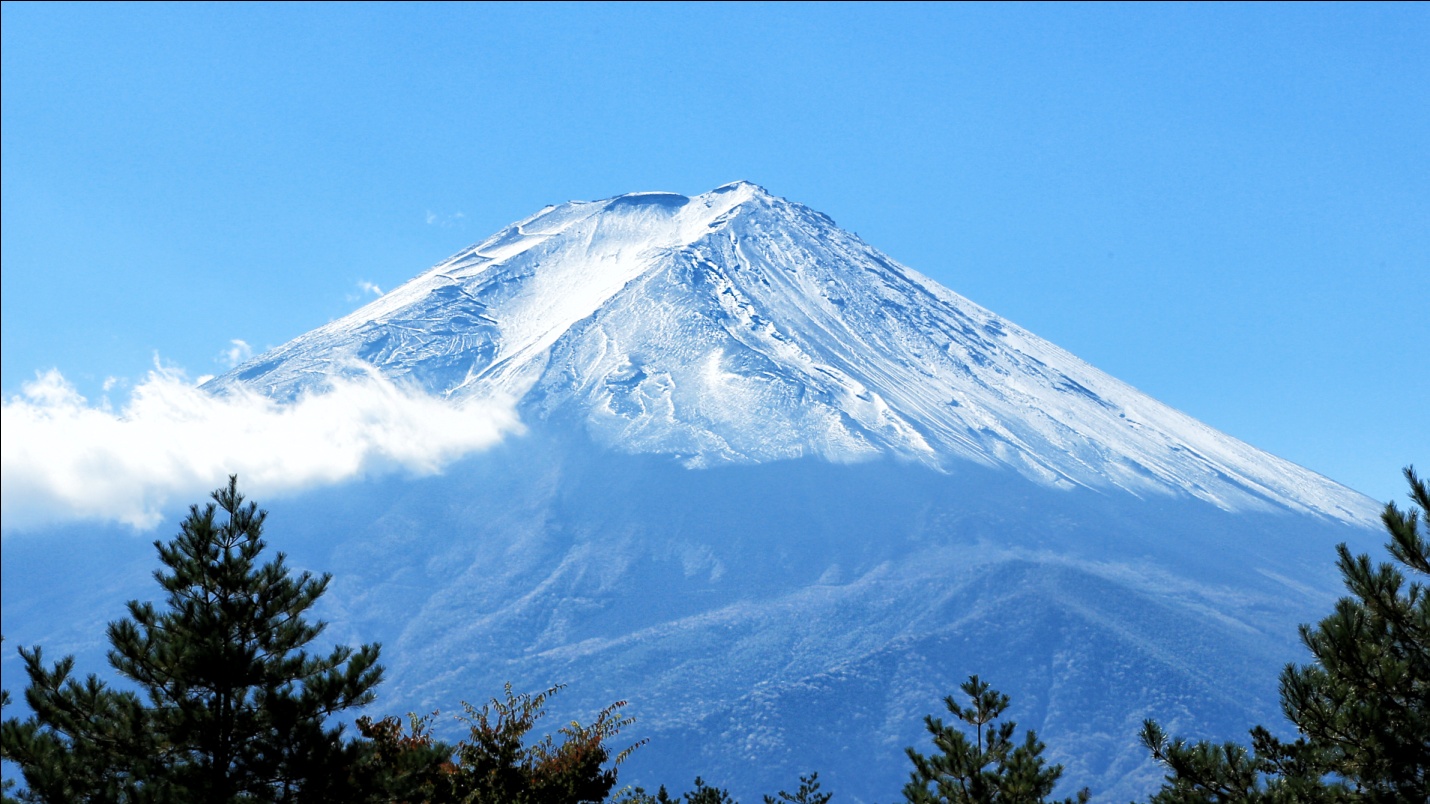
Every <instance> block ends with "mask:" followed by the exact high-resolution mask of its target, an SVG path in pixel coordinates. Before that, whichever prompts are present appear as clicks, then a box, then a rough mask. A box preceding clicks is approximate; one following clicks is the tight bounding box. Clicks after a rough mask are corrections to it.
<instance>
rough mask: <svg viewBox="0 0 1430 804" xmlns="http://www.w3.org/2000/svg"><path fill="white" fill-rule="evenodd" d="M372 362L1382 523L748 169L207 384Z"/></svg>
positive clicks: (647, 204)
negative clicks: (768, 185)
mask: <svg viewBox="0 0 1430 804" xmlns="http://www.w3.org/2000/svg"><path fill="white" fill-rule="evenodd" d="M373 367H375V368H376V369H377V370H379V371H381V372H383V373H385V374H387V375H389V376H391V377H395V378H401V379H404V380H406V381H408V382H412V383H415V384H417V385H419V386H420V387H422V388H423V389H425V390H427V391H429V392H440V393H442V394H446V395H449V396H453V397H463V396H472V395H478V396H488V395H504V396H509V397H512V398H516V399H519V400H521V402H522V410H523V412H524V415H525V417H526V418H528V419H533V418H534V419H538V420H548V419H561V420H568V421H580V422H582V423H583V424H584V426H585V428H586V430H587V431H588V433H589V434H590V435H591V436H592V437H593V438H594V439H595V440H596V441H597V442H598V443H600V444H603V445H605V446H608V447H612V448H615V449H617V450H622V451H628V452H644V453H656V454H665V455H674V456H678V457H679V458H680V459H681V461H682V462H683V463H684V464H685V465H687V466H690V467H708V466H715V465H719V464H724V463H761V462H767V461H772V460H781V459H790V458H799V457H803V456H818V457H820V458H823V459H826V460H829V461H835V462H851V461H859V460H865V459H869V458H873V457H875V456H879V455H896V456H899V457H900V458H903V459H906V460H912V461H916V462H921V463H925V464H928V465H930V466H931V467H939V468H947V467H948V466H949V465H950V464H958V463H966V462H969V461H972V462H975V463H978V464H981V465H984V466H1006V467H1011V468H1013V469H1016V470H1017V471H1018V472H1020V473H1022V474H1024V475H1026V476H1028V477H1030V478H1033V479H1036V480H1037V481H1038V482H1040V483H1044V484H1048V485H1051V486H1055V487H1063V488H1071V487H1088V488H1115V489H1122V490H1125V491H1128V492H1131V493H1133V494H1136V495H1147V494H1189V495H1191V496H1194V497H1197V498H1200V499H1204V500H1207V501H1209V502H1212V503H1214V504H1216V505H1217V506H1219V507H1221V508H1225V509H1230V510H1263V509H1267V508H1268V507H1276V506H1281V507H1285V508H1290V509H1292V510H1298V511H1306V512H1312V513H1316V514H1320V515H1324V516H1330V517H1334V518H1339V519H1344V520H1348V521H1358V522H1370V521H1372V520H1373V518H1374V516H1375V514H1376V508H1375V506H1374V505H1373V504H1371V503H1370V502H1369V501H1368V500H1366V499H1365V498H1364V497H1362V496H1361V495H1358V494H1356V493H1355V492H1352V491H1350V490H1349V489H1346V488H1345V487H1343V486H1340V485H1338V484H1336V483H1334V482H1331V481H1329V480H1327V479H1326V478H1323V477H1320V476H1319V475H1316V474H1314V473H1312V472H1309V471H1307V470H1305V469H1302V468H1301V467H1298V466H1296V465H1294V464H1291V463H1289V462H1287V461H1283V460H1280V459H1278V458H1275V457H1273V456H1271V455H1268V454H1266V453H1264V452H1262V451H1260V450H1257V449H1255V448H1253V447H1251V446H1249V445H1247V444H1245V443H1243V442H1240V441H1238V440H1236V439H1234V438H1231V437H1229V436H1227V435H1225V434H1223V433H1220V432H1217V431H1216V430H1213V429H1211V428H1209V427H1206V426H1205V425H1202V424H1201V423H1199V422H1197V421H1195V420H1194V419H1192V418H1190V417H1188V416H1186V415H1184V414H1181V413H1179V412H1177V411H1175V410H1173V409H1171V408H1169V407H1167V406H1166V405H1163V404H1161V403H1159V402H1157V401H1156V400H1154V399H1151V398H1150V397H1148V396H1146V395H1145V394H1142V393H1140V392H1138V391H1137V390H1136V389H1134V388H1132V387H1130V386H1128V385H1127V384H1125V383H1122V382H1120V381H1118V380H1116V379H1114V378H1112V377H1110V376H1108V375H1107V374H1104V373H1103V372H1101V371H1098V370H1097V369H1095V368H1093V367H1092V366H1089V365H1088V364H1087V363H1084V362H1083V361H1081V360H1079V359H1078V358H1076V357H1074V356H1072V355H1070V354H1068V353H1067V352H1065V351H1063V350H1062V349H1059V348H1058V347H1056V346H1054V345H1053V344H1050V343H1048V342H1047V341H1045V340H1043V339H1041V338H1039V337H1037V336H1036V335H1033V334H1032V333H1030V332H1028V331H1026V330H1024V329H1022V328H1020V327H1018V326H1017V325H1015V324H1013V323H1011V322H1009V321H1007V320H1005V319H1002V318H999V317H998V316H996V315H994V314H993V313H991V312H989V311H988V310H985V309H983V308H982V307H979V306H978V305H976V304H974V303H972V302H970V301H968V300H967V299H964V298H963V297H961V296H959V295H957V294H955V293H953V292H951V291H949V290H948V289H946V288H944V287H942V286H940V285H939V284H937V283H936V282H934V281H932V280H930V279H928V278H927V277H925V276H923V275H921V274H919V273H917V272H916V271H913V270H912V269H909V268H907V267H905V266H902V265H900V264H898V263H897V262H895V261H893V260H892V259H890V258H889V257H887V256H885V255H884V254H882V253H880V252H879V251H878V250H876V249H874V248H872V247H870V246H869V245H867V244H865V243H864V242H863V241H861V240H860V239H859V238H858V237H856V236H854V235H852V234H850V233H849V232H846V231H844V230H842V229H840V228H839V227H838V226H836V225H835V224H834V222H833V221H832V220H830V219H829V218H828V217H826V216H824V215H822V214H820V213H818V212H815V211H814V210H811V209H809V208H808V207H804V206H801V205H799V204H795V203H791V202H789V201H786V200H784V199H782V198H778V197H775V196H773V195H770V194H769V193H767V192H766V191H765V190H764V189H762V188H760V187H758V186H756V185H754V184H749V183H746V182H737V183H733V184H728V185H725V186H722V187H719V188H716V189H715V190H713V191H711V192H708V193H705V194H704V195H699V196H695V197H691V198H687V197H685V196H681V195H675V194H672V193H632V194H629V195H623V196H618V197H616V198H612V199H607V200H605V201H596V202H571V203H566V204H562V205H560V206H554V207H547V208H546V209H543V210H541V211H540V212H538V213H537V214H535V215H533V216H532V217H530V218H527V219H526V220H523V221H520V222H518V223H515V224H513V225H511V226H508V227H507V228H505V229H503V230H501V231H500V232H498V233H496V234H495V235H493V236H491V237H490V238H488V239H486V240H485V241H483V242H481V243H479V244H477V245H475V246H472V247H471V248H468V249H466V250H464V251H462V252H460V253H458V254H457V255H455V256H453V257H451V258H450V259H448V260H445V261H444V262H442V263H440V264H438V265H437V266H436V267H434V268H432V269H430V270H428V271H427V272H426V273H424V274H422V275H420V276H418V277H417V278H415V279H413V280H412V281H410V282H408V283H407V284H405V285H403V286H402V287H400V288H398V289H397V290H395V291H393V292H391V293H388V294H387V295H385V296H383V297H381V298H379V299H378V300H376V301H374V302H373V303H371V304H369V305H367V306H366V307H364V308H362V309H360V310H358V311H356V312H355V313H353V314H351V315H349V316H347V317H345V318H343V319H340V320H338V321H335V322H333V323H331V324H328V325H327V326H324V327H321V328H319V329H317V330H314V331H313V332H311V333H308V334H306V335H303V336H302V337H299V338H297V339H295V340H293V341H291V342H290V343H288V344H286V345H284V346H282V347H280V348H278V349H276V350H274V351H272V352H269V353H267V354H264V355H261V356H260V357H258V358H256V359H254V360H253V361H250V362H249V363H247V364H245V365H243V366H240V367H238V368H237V369H235V370H234V371H232V372H230V373H228V374H226V375H224V376H223V377H220V378H218V379H216V380H214V381H213V382H212V383H210V386H209V387H211V388H212V389H214V390H219V391H221V390H223V389H224V388H228V387H232V386H234V385H236V384H243V385H246V386H248V387H250V388H256V389H259V390H261V391H263V392H264V393H268V394H272V395H276V396H280V397H291V396H293V395H296V394H298V393H301V392H303V391H305V390H310V389H314V388H318V387H321V386H322V385H323V384H324V383H325V382H326V381H327V380H328V379H329V378H331V377H334V376H341V375H343V374H349V373H358V372H363V371H367V370H371V369H372V368H373Z"/></svg>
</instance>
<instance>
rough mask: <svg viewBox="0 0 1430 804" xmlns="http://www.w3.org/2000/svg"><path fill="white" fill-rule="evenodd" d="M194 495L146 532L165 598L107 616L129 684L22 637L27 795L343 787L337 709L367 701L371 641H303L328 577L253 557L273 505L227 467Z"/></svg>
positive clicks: (8, 726)
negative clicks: (165, 525) (172, 524)
mask: <svg viewBox="0 0 1430 804" xmlns="http://www.w3.org/2000/svg"><path fill="white" fill-rule="evenodd" d="M212 496H213V500H214V501H213V502H212V503H209V504H208V505H206V506H205V507H204V508H202V509H200V508H199V507H198V506H192V507H191V508H190V509H189V516H188V518H187V519H185V520H184V522H183V523H182V525H181V528H180V534H179V536H178V537H176V538H175V539H174V540H173V541H171V542H169V543H167V544H165V543H161V542H155V547H156V548H157V549H158V551H159V559H160V561H161V562H162V564H163V565H164V569H161V570H159V571H156V572H155V573H154V577H155V579H156V580H157V581H158V582H159V585H160V586H161V587H162V588H163V589H164V591H165V592H166V595H167V598H166V601H165V603H166V605H165V608H163V609H162V610H161V609H158V608H156V607H155V606H154V605H153V604H150V603H139V602H137V601H131V602H130V603H129V605H128V609H129V616H128V618H126V619H121V620H118V621H116V622H113V623H110V625H109V629H108V637H109V641H110V644H111V647H112V649H111V650H110V652H109V661H110V664H111V665H112V666H113V667H114V669H115V670H116V671H117V672H118V674H119V675H120V676H121V677H122V678H124V679H126V680H128V681H129V682H132V683H133V685H134V686H135V687H136V688H137V693H136V692H132V691H128V690H123V691H121V690H116V689H114V688H112V687H110V686H109V685H107V684H105V683H104V682H102V681H100V680H99V679H98V678H97V677H96V676H94V675H91V676H89V677H88V678H87V679H86V680H85V681H83V682H80V681H77V680H75V679H73V678H71V673H72V671H73V667H74V660H73V658H68V657H67V658H65V659H62V660H60V661H59V662H57V663H55V665H54V666H53V668H51V669H46V668H45V666H44V663H43V661H42V656H41V652H40V649H39V648H34V649H31V650H24V649H22V650H21V654H22V656H23V657H24V660H25V669H26V671H27V673H28V675H29V678H30V686H29V688H28V689H27V690H26V692H25V698H26V701H27V702H28V703H29V705H30V707H31V709H32V710H33V712H34V714H33V716H32V717H30V718H29V719H28V720H26V721H24V722H18V721H15V720H13V719H11V720H7V721H6V722H5V724H4V732H3V737H4V739H3V744H4V750H5V754H6V757H7V758H11V759H13V760H14V761H15V762H17V763H18V764H19V765H20V766H21V770H22V772H23V773H24V776H25V780H26V783H27V785H28V788H29V790H28V792H27V793H25V794H24V795H26V796H28V797H29V799H30V800H36V801H136V802H137V801H206V802H239V801H242V802H268V801H299V800H301V801H323V800H330V799H331V800H341V799H343V798H346V797H347V796H348V794H349V793H348V792H347V791H345V789H344V787H343V786H344V785H345V784H346V783H347V779H348V777H349V771H348V766H349V764H350V759H351V756H350V754H351V746H350V745H348V744H347V743H346V742H345V741H344V740H343V739H342V736H341V729H340V728H339V727H330V726H328V725H327V721H328V719H329V718H330V716H332V715H334V714H336V713H338V712H341V711H343V710H345V709H349V708H351V707H355V706H361V705H363V704H365V703H367V702H369V701H370V700H371V699H372V697H373V688H374V687H375V686H376V685H377V683H378V681H379V680H380V678H381V676H382V670H381V668H380V667H379V666H378V665H377V658H378V646H377V645H365V646H363V647H362V648H360V649H358V650H356V651H355V650H352V649H351V648H347V647H338V648H336V649H334V650H333V651H332V652H331V653H329V654H328V655H326V656H312V655H309V654H308V653H307V651H306V650H305V648H306V647H307V646H308V645H309V644H310V643H312V641H313V640H314V639H316V638H317V637H318V636H319V635H320V634H321V633H322V631H323V628H324V624H323V623H321V622H317V623H309V622H308V621H307V620H306V619H305V618H304V617H305V615H306V614H307V613H308V611H309V610H310V609H311V608H312V606H313V604H314V603H315V602H316V601H317V600H318V598H319V597H320V596H321V595H322V594H323V592H324V591H325V590H326V589H327V586H328V582H329V580H330V577H331V576H328V575H324V576H322V577H316V578H315V577H314V576H312V575H311V574H310V573H307V572H304V573H301V574H299V575H297V576H294V575H293V574H292V573H291V572H290V571H289V569H288V567H287V566H286V564H285V558H284V556H283V554H282V553H279V554H278V556H277V557H276V558H275V559H274V560H273V561H271V562H268V563H266V564H259V563H258V559H259V556H260V554H261V553H262V552H263V550H264V548H265V544H264V542H263V539H262V538H261V535H262V532H263V523H264V519H265V517H266V512H263V511H259V510H258V508H257V506H256V505H254V504H253V503H247V504H245V503H244V499H243V496H242V495H241V494H239V492H238V483H237V479H236V478H233V477H231V478H229V483H228V486H227V487H226V488H220V489H218V490H217V491H215V492H214V493H213V495H212Z"/></svg>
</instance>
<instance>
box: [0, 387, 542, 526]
mask: <svg viewBox="0 0 1430 804" xmlns="http://www.w3.org/2000/svg"><path fill="white" fill-rule="evenodd" d="M0 429H3V431H4V438H3V439H0V475H3V483H2V484H0V486H3V494H0V498H3V499H0V508H3V528H4V530H5V531H6V532H14V531H17V530H30V529H35V528H40V527H44V526H47V525H57V524H62V523H66V522H73V521H78V520H109V521H118V522H123V523H126V524H128V525H131V526H133V527H135V528H139V529H149V528H152V527H154V526H156V525H158V524H159V523H160V522H161V521H163V519H164V518H165V516H166V515H171V514H172V513H173V509H174V508H176V507H180V506H187V505H188V504H189V503H193V502H199V501H202V500H204V499H206V497H207V494H208V492H209V491H211V490H213V489H214V488H216V487H218V486H219V485H221V484H222V483H223V482H224V481H225V479H226V478H227V477H228V475H230V474H234V473H237V474H238V475H239V478H240V480H241V482H242V487H243V489H244V491H245V492H246V493H251V494H252V495H253V496H255V497H258V498H263V497H269V498H271V497H273V496H278V495H282V494H286V493H291V492H296V491H301V490H303V489H307V488H312V487H315V486H320V485H326V484H332V483H338V482H341V481H344V480H348V479H351V478H355V477H359V476H364V475H370V474H377V473H384V472H391V471H406V472H410V473H413V474H419V475H420V474H432V473H436V472H438V471H440V470H441V469H442V467H443V466H445V465H447V464H448V463H450V462H452V461H453V460H456V459H457V458H460V457H462V456H464V455H467V454H470V453H472V452H475V451H478V450H482V449H486V448H487V447H490V446H492V445H493V444H495V443H496V442H498V441H500V440H501V439H502V438H503V437H504V436H505V435H507V434H509V433H515V432H519V431H520V430H521V423H520V420H519V419H518V417H517V414H516V410H515V407H514V405H513V403H512V402H511V401H510V400H472V401H464V402H461V403H454V402H450V401H448V400H445V399H442V398H440V397H433V396H429V395H426V394H423V393H421V392H418V391H411V390H407V389H404V388H399V387H398V386H396V385H394V384H393V383H392V382H390V381H388V380H386V379H384V378H382V377H380V376H378V375H376V374H373V375H370V376H368V377H366V378H365V379H362V380H359V381H351V380H339V381H335V382H334V383H333V384H332V386H331V387H330V388H329V389H328V390H327V391H325V392H323V393H319V394H312V395H308V396H304V397H302V398H300V399H298V400H297V401H295V402H291V403H283V404H280V403H277V402H274V401H273V400H271V399H268V398H267V397H264V396H260V395H258V394H254V393H238V394H225V395H222V396H219V395H214V394H210V393H208V392H206V391H202V390H199V388H198V385H197V383H195V382H193V381H190V380H188V379H187V378H186V377H184V376H183V374H182V373H180V372H176V371H172V370H165V369H159V370H155V371H153V372H151V373H150V374H149V376H148V377H147V378H146V379H145V380H144V381H143V382H142V383H141V384H139V385H138V386H137V387H135V389H134V391H133V394H132V395H131V397H130V399H129V401H128V403H127V404H125V405H124V406H123V408H122V409H115V408H113V407H112V406H111V405H110V404H109V403H108V401H107V400H106V401H102V402H100V403H97V404H96V403H91V402H90V401H88V400H86V399H85V398H84V397H83V396H81V395H80V394H79V392H78V391H76V390H75V388H74V386H73V385H71V384H70V383H69V382H67V381H66V380H65V379H64V377H63V376H61V375H60V373H59V372H58V371H54V370H52V371H50V372H48V373H46V374H44V375H42V376H40V377H38V378H36V379H35V380H34V381H33V382H30V383H28V384H26V385H25V386H24V389H23V392H22V393H21V394H20V395H18V396H15V397H12V398H10V399H6V400H4V402H3V414H0Z"/></svg>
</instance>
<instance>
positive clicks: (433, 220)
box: [427, 209, 467, 229]
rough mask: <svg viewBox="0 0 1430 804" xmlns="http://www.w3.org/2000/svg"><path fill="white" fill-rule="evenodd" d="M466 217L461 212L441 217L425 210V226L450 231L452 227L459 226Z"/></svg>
mask: <svg viewBox="0 0 1430 804" xmlns="http://www.w3.org/2000/svg"><path fill="white" fill-rule="evenodd" d="M466 217H467V216H466V214H465V213H462V212H452V213H449V214H446V215H442V214H439V213H436V212H433V211H432V210H430V209H429V210H427V225H428V226H441V227H442V228H444V229H450V228H452V227H453V226H459V225H461V223H462V220H463V219H464V218H466Z"/></svg>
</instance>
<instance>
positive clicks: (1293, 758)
mask: <svg viewBox="0 0 1430 804" xmlns="http://www.w3.org/2000/svg"><path fill="white" fill-rule="evenodd" d="M1405 478H1406V480H1407V481H1408V482H1409V483H1410V498H1411V501H1412V503H1413V506H1414V507H1412V508H1411V509H1410V510H1409V511H1402V510H1400V509H1399V508H1397V507H1396V505H1395V504H1394V503H1389V504H1387V505H1386V507H1385V511H1384V513H1383V515H1382V521H1383V522H1384V523H1385V526H1386V529H1387V531H1389V533H1390V541H1389V543H1387V545H1386V548H1387V550H1389V552H1390V554H1391V556H1392V557H1393V558H1394V559H1395V560H1396V562H1398V564H1399V565H1400V566H1399V567H1397V566H1396V565H1395V564H1391V563H1379V564H1372V563H1371V560H1370V557H1369V556H1367V555H1352V554H1351V552H1350V550H1348V549H1347V548H1346V546H1345V545H1344V544H1341V545H1339V546H1338V547H1337V548H1336V553H1337V566H1339V568H1340V570H1341V576H1342V578H1343V580H1344V582H1345V585H1346V588H1347V590H1349V592H1350V593H1351V594H1350V596H1348V597H1344V598H1341V599H1340V600H1339V601H1337V603H1336V606H1335V609H1334V610H1333V611H1332V612H1331V614H1330V616H1328V617H1326V618H1325V619H1323V620H1321V622H1320V623H1319V624H1317V625H1316V626H1315V627H1314V628H1313V627H1311V626H1306V625H1303V626H1301V641H1302V642H1303V643H1304V644H1305V645H1306V647H1307V648H1308V649H1309V650H1310V652H1311V656H1312V662H1311V663H1310V664H1306V665H1300V666H1297V665H1294V664H1293V665H1288V666H1287V667H1286V669H1285V670H1284V671H1282V673H1281V708H1282V711H1284V712H1285V713H1286V717H1287V718H1288V719H1289V720H1290V721H1291V722H1292V723H1293V724H1295V726H1296V729H1297V731H1298V732H1299V733H1300V736H1299V737H1298V738H1297V739H1296V740H1294V741H1290V742H1286V741H1282V740H1280V739H1278V738H1276V737H1275V736H1273V735H1272V734H1271V732H1270V731H1269V730H1267V729H1266V728H1264V727H1261V726H1258V727H1256V728H1255V729H1253V730H1252V732H1251V750H1249V751H1248V750H1247V749H1246V748H1244V747H1242V746H1241V745H1238V744H1236V743H1224V744H1221V745H1214V744H1211V743H1207V742H1196V743H1188V742H1186V741H1185V740H1173V739H1169V738H1168V736H1167V735H1166V733H1165V732H1164V731H1163V730H1162V728H1161V727H1160V726H1158V725H1157V724H1156V723H1155V722H1153V721H1150V720H1149V721H1147V722H1146V723H1145V724H1144V725H1143V732H1142V741H1143V743H1144V744H1145V745H1146V746H1147V747H1148V748H1149V749H1150V750H1151V752H1152V755H1153V757H1155V758H1156V759H1157V760H1158V761H1160V762H1162V763H1163V764H1164V765H1165V766H1166V767H1167V770H1168V773H1167V781H1166V784H1165V785H1164V786H1163V788H1162V789H1161V790H1159V791H1158V792H1157V793H1156V794H1154V795H1153V797H1152V801H1154V802H1157V804H1178V803H1179V802H1193V801H1197V802H1201V801H1248V802H1250V801H1265V802H1283V801H1284V802H1293V801H1295V802H1300V801H1365V802H1403V801H1414V802H1424V801H1427V800H1430V589H1427V587H1426V586H1425V585H1424V583H1423V581H1417V580H1411V581H1408V582H1407V579H1406V574H1405V572H1406V571H1408V572H1410V573H1413V576H1412V577H1417V578H1421V579H1424V578H1426V577H1430V542H1428V541H1427V538H1426V531H1427V526H1430V489H1427V487H1426V483H1425V481H1423V480H1421V479H1420V478H1419V477H1417V476H1416V474H1415V470H1414V468H1413V467H1412V468H1407V469H1406V470H1405ZM1416 508H1418V509H1419V510H1416Z"/></svg>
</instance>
